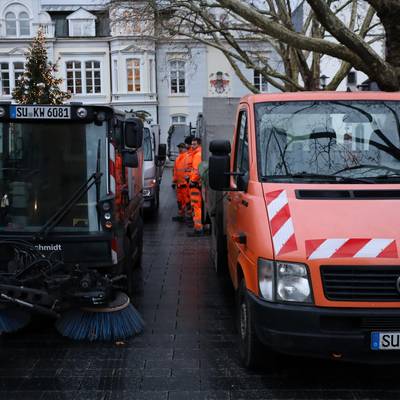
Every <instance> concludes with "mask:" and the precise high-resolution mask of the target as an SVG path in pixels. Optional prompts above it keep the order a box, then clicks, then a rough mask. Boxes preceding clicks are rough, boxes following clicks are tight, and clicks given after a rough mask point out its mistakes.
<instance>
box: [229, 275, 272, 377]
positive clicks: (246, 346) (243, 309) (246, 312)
mask: <svg viewBox="0 0 400 400" xmlns="http://www.w3.org/2000/svg"><path fill="white" fill-rule="evenodd" d="M236 305H237V325H238V331H239V332H238V333H239V350H240V357H241V360H242V363H243V365H244V366H245V367H246V368H249V369H255V368H257V367H260V366H261V358H262V354H263V352H265V348H264V346H263V345H262V343H261V342H260V340H259V339H258V337H257V335H256V332H255V330H254V321H253V318H254V317H253V313H252V310H251V307H250V302H249V299H248V295H247V289H246V283H245V280H244V279H242V281H241V282H240V285H239V288H238V291H237V303H236Z"/></svg>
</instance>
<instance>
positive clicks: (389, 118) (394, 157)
mask: <svg viewBox="0 0 400 400" xmlns="http://www.w3.org/2000/svg"><path fill="white" fill-rule="evenodd" d="M255 113H256V137H257V150H258V168H259V171H260V175H261V178H262V179H263V180H268V181H279V182H294V181H297V180H303V181H308V182H329V183H331V182H333V183H335V182H336V183H343V182H352V183H353V182H354V183H373V182H379V183H388V182H398V183H400V102H394V101H296V102H270V103H259V104H256V105H255Z"/></svg>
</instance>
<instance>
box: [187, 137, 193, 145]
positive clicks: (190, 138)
mask: <svg viewBox="0 0 400 400" xmlns="http://www.w3.org/2000/svg"><path fill="white" fill-rule="evenodd" d="M193 138H194V136H186V137H185V143H186V144H192V140H193Z"/></svg>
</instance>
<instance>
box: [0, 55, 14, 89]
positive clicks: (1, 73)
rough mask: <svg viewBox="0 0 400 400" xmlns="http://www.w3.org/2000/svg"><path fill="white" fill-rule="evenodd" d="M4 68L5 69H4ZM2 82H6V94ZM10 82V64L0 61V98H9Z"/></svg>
mask: <svg viewBox="0 0 400 400" xmlns="http://www.w3.org/2000/svg"><path fill="white" fill-rule="evenodd" d="M5 66H7V67H6V68H4V67H5ZM6 76H7V77H6ZM4 81H8V86H6V88H7V91H8V93H4ZM11 82H12V79H11V71H10V64H9V63H8V62H2V61H0V96H11V92H12V89H11V87H12V85H11Z"/></svg>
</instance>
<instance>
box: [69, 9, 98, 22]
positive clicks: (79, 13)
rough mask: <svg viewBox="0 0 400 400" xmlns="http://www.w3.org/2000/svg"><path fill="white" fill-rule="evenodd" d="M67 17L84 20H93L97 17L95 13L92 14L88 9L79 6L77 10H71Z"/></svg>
mask: <svg viewBox="0 0 400 400" xmlns="http://www.w3.org/2000/svg"><path fill="white" fill-rule="evenodd" d="M67 19H68V20H79V19H84V20H88V19H93V20H96V19H97V17H96V16H95V15H93V14H92V13H90V12H89V11H86V10H85V9H84V8H79V9H78V10H76V11H75V12H73V13H72V14H69V15H68V17H67Z"/></svg>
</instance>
